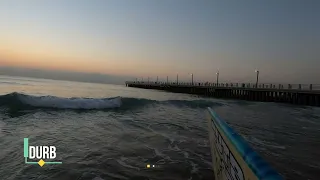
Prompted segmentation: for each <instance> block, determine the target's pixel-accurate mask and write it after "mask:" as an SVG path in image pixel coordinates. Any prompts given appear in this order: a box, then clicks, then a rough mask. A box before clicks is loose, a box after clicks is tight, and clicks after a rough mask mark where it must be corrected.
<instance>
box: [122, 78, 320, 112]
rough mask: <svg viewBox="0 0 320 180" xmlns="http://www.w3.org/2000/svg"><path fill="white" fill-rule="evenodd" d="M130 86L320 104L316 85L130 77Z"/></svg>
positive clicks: (245, 98) (270, 100) (319, 91)
mask: <svg viewBox="0 0 320 180" xmlns="http://www.w3.org/2000/svg"><path fill="white" fill-rule="evenodd" d="M125 84H126V86H127V87H135V88H143V89H155V90H163V91H168V92H175V93H187V94H195V95H202V96H208V97H214V98H224V99H241V100H248V101H263V102H281V103H290V104H298V105H308V106H320V90H318V89H314V85H312V84H310V85H290V84H288V85H286V86H284V85H282V84H258V85H256V84H250V83H220V84H216V83H182V82H181V83H171V82H144V81H127V82H125Z"/></svg>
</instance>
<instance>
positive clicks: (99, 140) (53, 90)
mask: <svg viewBox="0 0 320 180" xmlns="http://www.w3.org/2000/svg"><path fill="white" fill-rule="evenodd" d="M207 107H211V108H212V109H213V110H215V111H216V112H217V113H218V114H219V115H220V116H221V117H222V118H223V119H224V120H225V121H226V122H227V123H228V124H229V125H230V126H231V127H233V128H234V129H235V130H236V131H237V132H238V133H239V134H241V135H242V136H243V137H244V138H245V139H246V140H247V141H248V142H249V144H250V145H251V146H252V147H253V148H254V149H255V150H256V151H257V152H258V153H259V154H260V155H261V156H262V157H263V158H265V159H266V161H268V162H269V163H270V164H271V165H272V166H273V167H274V168H275V169H276V170H277V171H278V172H280V174H281V175H282V176H283V177H284V178H285V179H293V180H298V179H299V180H301V179H310V180H316V179H319V177H320V108H318V107H308V106H294V105H287V104H279V103H269V102H268V103H266V102H247V101H239V100H223V99H212V98H204V97H198V96H194V95H187V94H176V93H168V92H162V91H156V90H146V89H137V88H129V87H125V85H110V84H93V83H81V82H69V81H56V80H45V79H32V78H22V77H9V76H0V147H1V150H0V179H1V180H20V179H41V180H42V179H59V180H64V179H65V180H67V179H81V180H101V179H103V180H109V179H137V180H138V179H154V180H157V179H168V180H171V179H172V180H173V179H175V180H179V179H181V180H197V179H214V175H213V171H212V164H211V154H210V147H209V141H208V130H207V128H208V127H207V116H206V108H207ZM24 138H29V145H34V146H55V147H56V159H55V160H54V161H61V162H62V164H56V165H53V164H45V165H44V166H43V167H40V166H39V165H37V164H25V159H24V146H23V143H24ZM30 161H31V160H30ZM147 164H150V165H151V167H150V168H146V166H147ZM153 165H154V167H153Z"/></svg>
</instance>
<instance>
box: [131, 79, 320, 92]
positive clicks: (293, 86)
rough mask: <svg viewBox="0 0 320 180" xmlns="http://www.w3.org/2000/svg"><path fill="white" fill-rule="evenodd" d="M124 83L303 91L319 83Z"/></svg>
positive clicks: (319, 85)
mask: <svg viewBox="0 0 320 180" xmlns="http://www.w3.org/2000/svg"><path fill="white" fill-rule="evenodd" d="M126 84H144V85H148V84H150V85H159V86H162V85H170V86H195V87H229V88H232V87H234V88H257V89H288V90H291V89H292V90H303V91H313V90H316V91H319V90H320V84H272V83H260V84H256V83H210V82H206V83H204V82H193V83H191V82H178V83H176V82H163V81H126Z"/></svg>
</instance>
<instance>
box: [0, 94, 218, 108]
mask: <svg viewBox="0 0 320 180" xmlns="http://www.w3.org/2000/svg"><path fill="white" fill-rule="evenodd" d="M155 103H158V104H166V105H174V106H180V107H181V106H185V107H190V108H206V107H212V106H219V105H222V104H221V103H217V102H213V101H209V100H193V101H187V100H167V101H156V100H151V99H142V98H128V97H120V96H117V97H110V98H63V97H56V96H33V95H27V94H21V93H17V92H14V93H10V94H6V95H1V96H0V106H9V107H10V108H15V109H16V108H19V109H23V108H26V107H36V108H56V109H88V110H90V109H110V108H120V107H121V108H125V109H126V108H133V107H135V108H137V107H141V106H146V105H148V104H155Z"/></svg>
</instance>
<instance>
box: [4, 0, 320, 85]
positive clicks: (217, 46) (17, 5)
mask: <svg viewBox="0 0 320 180" xmlns="http://www.w3.org/2000/svg"><path fill="white" fill-rule="evenodd" d="M319 9H320V1H318V0H281V1H279V0H245V1H239V0H192V1H191V0H90V1H88V0H28V1H25V0H2V1H0V66H1V67H3V68H12V67H14V68H22V69H41V70H43V71H48V72H49V71H50V72H52V71H56V72H57V73H59V72H61V71H64V72H83V73H97V74H107V75H112V76H122V77H123V76H126V77H130V78H132V79H135V78H139V79H141V78H142V77H143V78H144V79H147V77H150V79H151V80H155V79H156V77H157V76H159V79H166V76H169V77H170V79H172V80H175V78H176V74H179V79H180V80H181V81H190V79H191V77H190V73H193V74H194V80H195V81H215V79H216V72H217V71H219V72H220V82H221V81H226V82H254V81H255V78H256V73H255V70H256V69H258V70H259V71H260V81H261V82H265V83H268V82H281V83H284V82H287V83H319V84H320V70H319V67H320V10H319ZM130 78H129V80H132V79H130Z"/></svg>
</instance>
